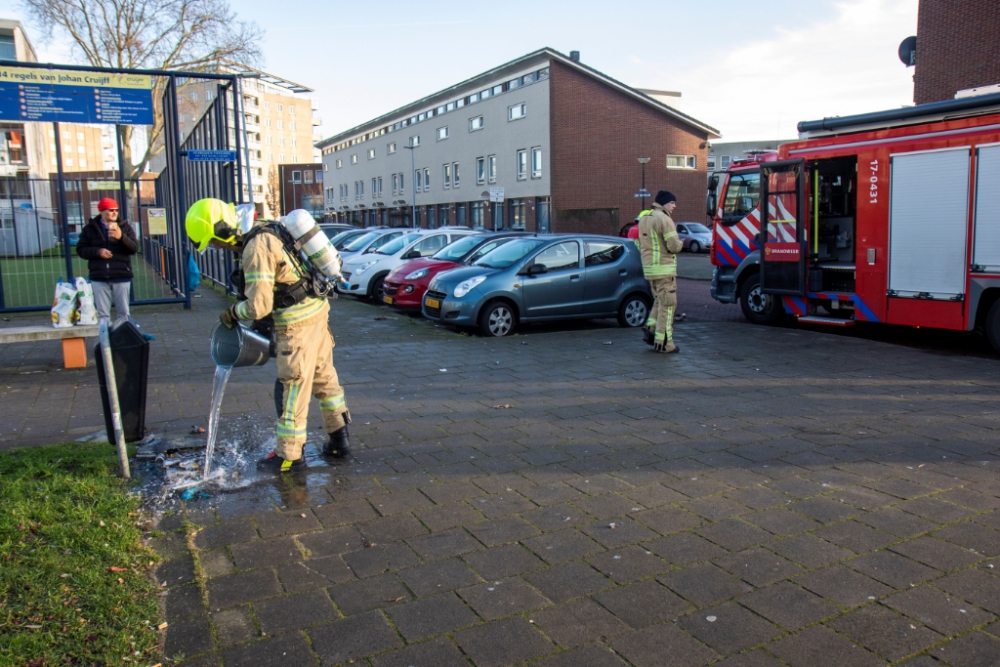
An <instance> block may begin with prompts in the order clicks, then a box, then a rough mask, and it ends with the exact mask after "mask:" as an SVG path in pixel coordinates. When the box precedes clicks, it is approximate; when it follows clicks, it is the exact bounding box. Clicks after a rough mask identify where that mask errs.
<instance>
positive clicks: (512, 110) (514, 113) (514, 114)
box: [507, 102, 528, 120]
mask: <svg viewBox="0 0 1000 667" xmlns="http://www.w3.org/2000/svg"><path fill="white" fill-rule="evenodd" d="M527 112H528V107H527V106H526V105H525V104H524V103H523V102H522V103H521V104H515V105H513V106H509V107H507V120H520V119H521V118H524V116H525V114H526V113H527Z"/></svg>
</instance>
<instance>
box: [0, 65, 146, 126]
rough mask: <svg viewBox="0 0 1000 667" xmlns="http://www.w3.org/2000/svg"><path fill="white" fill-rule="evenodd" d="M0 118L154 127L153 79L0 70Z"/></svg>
mask: <svg viewBox="0 0 1000 667" xmlns="http://www.w3.org/2000/svg"><path fill="white" fill-rule="evenodd" d="M0 120H13V121H44V122H57V123H109V124H115V125H152V124H153V91H152V79H151V78H150V77H149V76H146V75H137V74H135V75H134V74H128V75H126V74H105V73H101V72H78V71H70V70H55V69H44V68H30V67H0Z"/></svg>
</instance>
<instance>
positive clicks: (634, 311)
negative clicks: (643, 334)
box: [618, 294, 649, 329]
mask: <svg viewBox="0 0 1000 667" xmlns="http://www.w3.org/2000/svg"><path fill="white" fill-rule="evenodd" d="M648 318H649V302H648V301H646V298H645V297H643V296H640V295H639V294H632V295H630V296H629V297H628V298H627V299H625V300H624V301H622V305H621V306H620V307H619V308H618V324H619V325H621V326H622V327H625V328H626V329H628V328H631V327H641V326H643V325H644V324H646V320H647V319H648Z"/></svg>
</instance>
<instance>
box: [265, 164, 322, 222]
mask: <svg viewBox="0 0 1000 667" xmlns="http://www.w3.org/2000/svg"><path fill="white" fill-rule="evenodd" d="M274 185H276V186H277V188H278V198H279V201H280V202H281V204H280V210H279V211H276V212H275V215H288V212H289V211H294V210H295V209H297V208H301V209H305V210H307V211H309V212H310V213H312V214H313V217H314V218H316V219H317V220H322V219H323V215H324V210H323V204H324V202H323V165H321V164H316V163H314V162H303V163H300V164H281V165H278V168H277V179H276V182H274V183H270V184H269V186H268V187H272V186H274Z"/></svg>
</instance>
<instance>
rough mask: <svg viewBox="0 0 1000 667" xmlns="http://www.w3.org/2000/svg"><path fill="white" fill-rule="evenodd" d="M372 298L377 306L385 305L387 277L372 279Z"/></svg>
mask: <svg viewBox="0 0 1000 667" xmlns="http://www.w3.org/2000/svg"><path fill="white" fill-rule="evenodd" d="M370 296H371V298H372V301H373V302H374V303H375V305H377V306H381V305H382V304H384V303H385V276H376V277H375V278H374V279H372V286H371V288H370Z"/></svg>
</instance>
